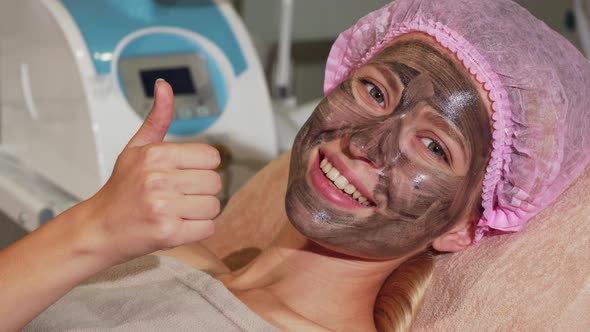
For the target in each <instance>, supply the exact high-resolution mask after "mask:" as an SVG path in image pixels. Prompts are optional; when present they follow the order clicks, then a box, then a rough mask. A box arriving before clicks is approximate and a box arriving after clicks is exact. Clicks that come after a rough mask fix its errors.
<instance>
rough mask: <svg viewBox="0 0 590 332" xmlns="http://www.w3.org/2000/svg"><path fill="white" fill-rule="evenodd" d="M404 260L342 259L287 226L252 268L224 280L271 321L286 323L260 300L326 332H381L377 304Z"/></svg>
mask: <svg viewBox="0 0 590 332" xmlns="http://www.w3.org/2000/svg"><path fill="white" fill-rule="evenodd" d="M404 259H405V258H404ZM404 259H397V260H388V261H368V260H360V259H355V258H352V257H348V256H343V255H339V254H337V253H334V252H332V251H329V250H327V249H325V248H323V247H321V246H319V245H317V244H315V243H314V242H312V241H309V240H307V239H306V238H305V237H303V236H302V235H301V234H300V233H299V232H297V231H296V230H295V229H294V228H293V227H292V226H291V225H290V224H287V225H286V226H285V227H284V228H283V230H282V231H281V233H280V234H279V236H278V237H277V239H275V241H274V242H273V243H272V244H271V245H270V246H269V247H268V248H267V249H265V250H264V251H263V252H262V253H261V254H260V255H259V256H258V257H257V258H256V259H255V260H254V261H253V262H252V263H250V264H249V265H248V266H246V267H244V268H243V269H241V270H239V271H237V272H236V273H234V274H233V275H231V276H227V275H226V276H220V277H219V279H220V280H222V281H223V282H224V283H225V284H226V286H227V287H228V288H229V289H230V290H231V291H233V292H234V293H235V294H236V295H237V296H238V297H239V298H240V299H242V300H243V301H244V302H245V303H246V304H247V305H249V306H250V307H251V308H252V309H253V310H254V311H256V312H257V313H258V314H260V315H261V316H262V317H264V318H266V319H267V320H270V321H271V322H272V321H273V320H275V323H276V320H280V318H277V317H274V318H277V319H274V318H273V317H268V314H269V313H265V312H262V311H265V309H264V308H269V307H273V308H274V306H264V305H260V303H258V304H257V303H256V301H264V300H265V299H266V300H267V301H269V300H270V301H273V302H276V303H277V304H279V305H280V306H281V307H282V308H283V309H285V310H287V311H290V312H291V314H294V315H296V316H299V317H303V318H304V319H305V320H307V321H310V322H311V323H313V324H315V325H318V326H321V327H323V328H326V329H330V330H336V331H338V330H344V329H346V330H355V331H368V330H374V329H375V325H374V320H373V305H374V303H375V299H376V297H377V294H378V293H379V290H380V288H381V285H382V284H383V282H384V281H385V279H386V278H387V277H388V276H389V274H390V273H391V272H392V271H393V270H394V269H396V268H397V267H398V266H399V264H401V262H402V261H403V260H404ZM269 318H270V319H269Z"/></svg>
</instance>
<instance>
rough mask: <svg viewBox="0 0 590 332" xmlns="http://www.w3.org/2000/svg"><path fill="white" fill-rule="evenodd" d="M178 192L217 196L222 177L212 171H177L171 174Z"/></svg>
mask: <svg viewBox="0 0 590 332" xmlns="http://www.w3.org/2000/svg"><path fill="white" fill-rule="evenodd" d="M171 177H172V181H173V183H174V184H175V185H176V188H177V190H179V191H180V192H181V193H183V194H185V195H217V194H218V193H219V192H220V191H221V177H220V176H219V174H218V173H217V172H215V171H211V170H175V171H173V172H172V174H171Z"/></svg>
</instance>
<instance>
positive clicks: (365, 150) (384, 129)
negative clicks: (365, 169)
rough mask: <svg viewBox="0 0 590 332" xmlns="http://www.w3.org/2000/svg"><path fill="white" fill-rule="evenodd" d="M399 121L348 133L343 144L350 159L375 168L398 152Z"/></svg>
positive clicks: (382, 123)
mask: <svg viewBox="0 0 590 332" xmlns="http://www.w3.org/2000/svg"><path fill="white" fill-rule="evenodd" d="M398 122H399V121H396V120H395V119H387V120H383V121H381V122H379V123H376V124H374V125H372V126H367V127H364V128H362V129H358V130H354V131H352V132H350V133H349V135H348V137H347V140H345V142H346V143H345V144H347V145H348V146H347V150H348V152H349V153H350V157H351V158H352V159H359V160H363V161H365V162H367V163H369V164H371V165H372V166H373V167H375V168H382V167H384V163H385V160H388V159H389V158H390V157H391V156H390V155H392V154H396V153H397V152H398V151H399V130H398V129H399V128H398V127H399V123H398Z"/></svg>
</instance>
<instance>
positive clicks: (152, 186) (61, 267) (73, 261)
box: [0, 81, 221, 331]
mask: <svg viewBox="0 0 590 332" xmlns="http://www.w3.org/2000/svg"><path fill="white" fill-rule="evenodd" d="M155 91H156V100H155V102H154V106H153V108H152V112H151V113H150V115H149V116H148V117H147V118H146V120H145V122H144V123H143V125H142V127H141V128H140V129H139V130H138V132H137V133H136V134H135V136H134V137H133V138H132V139H131V140H130V141H129V143H128V144H127V146H126V147H125V149H124V150H123V152H122V153H121V155H120V156H119V158H118V159H117V163H116V164H115V167H114V169H113V174H112V175H111V177H110V179H109V180H108V181H107V183H106V184H105V185H104V186H103V187H102V188H101V189H100V191H99V192H98V193H97V194H96V195H94V196H93V197H92V198H90V199H88V200H86V201H84V202H82V203H80V204H78V205H76V206H75V207H73V208H72V209H70V210H68V211H66V212H64V213H62V214H61V215H59V216H58V217H56V218H55V219H53V220H52V221H50V222H49V223H47V224H46V225H44V226H43V227H41V228H39V229H38V230H36V231H34V232H32V233H31V234H29V235H28V236H26V237H25V238H23V239H21V240H20V241H18V242H16V243H15V244H14V245H12V246H10V247H8V248H7V249H5V250H4V251H2V252H0V321H1V323H0V324H1V326H0V330H2V331H4V330H7V331H15V330H18V329H20V328H22V327H23V326H24V325H25V324H27V323H28V322H29V321H30V320H31V319H33V318H34V317H36V316H37V315H38V314H39V313H40V312H41V311H43V310H44V309H45V308H46V307H48V306H49V305H51V304H52V303H53V302H55V301H56V300H57V299H59V298H60V297H61V296H63V295H64V294H65V293H66V292H68V291H69V290H70V289H71V288H72V287H74V286H76V285H77V284H78V283H80V282H81V281H83V280H84V279H86V278H88V277H90V276H92V275H93V274H95V273H96V272H98V271H101V270H103V269H105V268H107V267H110V266H112V265H115V264H118V263H122V262H124V261H127V260H130V259H133V258H135V257H138V256H142V255H145V254H149V253H152V252H154V251H156V250H160V249H165V248H173V247H176V246H179V245H182V244H185V243H190V242H195V241H199V240H201V239H203V238H206V237H208V236H210V235H211V234H212V233H213V230H214V226H213V221H212V219H213V218H214V217H215V216H216V215H217V214H218V213H219V200H218V199H217V198H216V197H215V195H216V194H217V193H218V192H219V190H220V189H221V180H220V177H219V175H218V174H217V173H215V172H214V171H213V170H214V169H215V168H216V167H217V166H218V165H219V153H218V152H217V150H215V149H214V148H212V147H210V146H208V145H204V144H198V143H162V140H163V138H164V136H165V134H166V132H167V130H168V126H169V124H170V122H171V121H172V117H173V114H174V97H173V94H172V89H171V87H170V85H168V84H167V83H165V82H164V81H159V82H158V83H157V86H156V89H155Z"/></svg>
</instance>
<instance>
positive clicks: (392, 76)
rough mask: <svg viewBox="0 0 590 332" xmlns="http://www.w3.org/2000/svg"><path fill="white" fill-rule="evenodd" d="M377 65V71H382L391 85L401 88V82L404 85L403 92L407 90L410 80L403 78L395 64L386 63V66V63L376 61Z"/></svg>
mask: <svg viewBox="0 0 590 332" xmlns="http://www.w3.org/2000/svg"><path fill="white" fill-rule="evenodd" d="M375 65H376V66H375V69H377V71H378V72H379V73H381V75H382V76H383V77H385V80H387V84H388V85H389V86H390V87H392V88H399V83H400V82H401V84H402V86H403V88H402V89H401V90H402V91H401V92H402V93H403V90H405V89H406V88H407V87H408V84H409V83H410V80H405V79H403V78H402V76H401V75H400V72H398V71H397V70H396V68H395V67H394V66H393V64H390V63H385V66H384V65H381V64H378V63H376V64H375ZM396 78H397V79H396Z"/></svg>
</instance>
